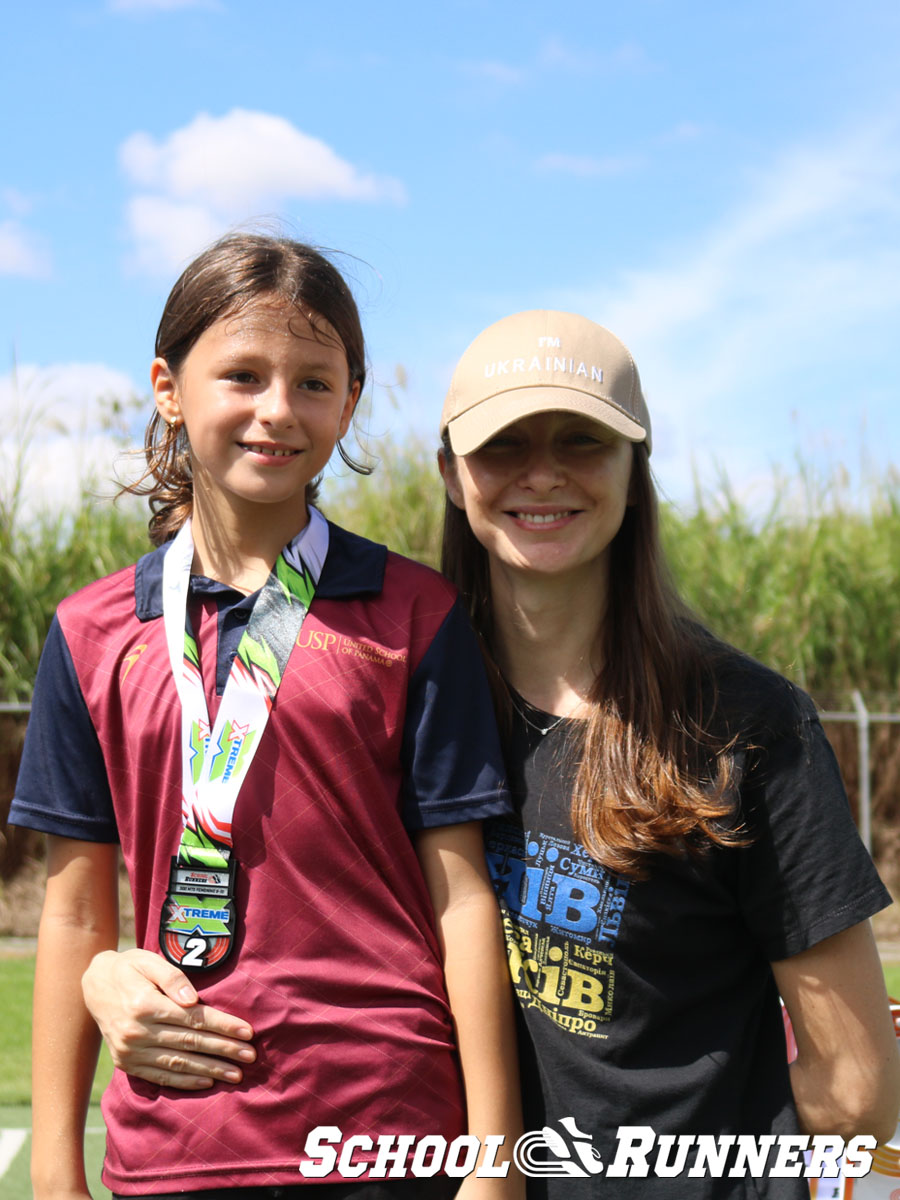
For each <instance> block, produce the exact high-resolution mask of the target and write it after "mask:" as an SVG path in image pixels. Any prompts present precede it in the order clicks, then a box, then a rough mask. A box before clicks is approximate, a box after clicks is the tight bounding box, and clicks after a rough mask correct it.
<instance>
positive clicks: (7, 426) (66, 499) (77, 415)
mask: <svg viewBox="0 0 900 1200" xmlns="http://www.w3.org/2000/svg"><path fill="white" fill-rule="evenodd" d="M136 393H137V389H136V388H135V385H134V383H133V381H132V380H131V379H130V378H129V377H128V376H127V375H125V374H124V373H123V372H121V371H117V370H114V369H113V368H112V367H108V366H105V365H104V364H102V363H65V364H60V365H57V366H53V367H36V366H30V365H25V366H20V367H19V368H18V370H17V371H16V372H15V373H14V374H12V373H10V374H7V375H5V376H3V377H0V479H2V480H3V483H2V487H3V489H4V498H5V499H7V500H8V499H9V495H8V489H9V488H10V487H12V486H13V484H14V482H15V481H16V480H17V479H18V480H19V483H20V489H21V503H22V505H23V507H24V509H25V510H26V511H35V510H37V509H40V508H46V507H50V508H57V507H66V506H69V505H73V504H75V503H76V502H77V500H78V498H79V496H80V494H81V489H82V486H83V485H84V483H85V481H87V480H89V479H92V480H96V481H97V483H98V485H99V486H100V487H101V488H102V489H103V490H104V491H105V492H107V493H111V492H112V491H113V490H114V489H113V485H112V483H111V481H112V480H113V479H114V478H116V477H117V460H118V459H119V458H120V457H121V455H122V435H123V434H124V433H125V430H126V427H127V426H128V425H129V424H131V423H134V418H135V417H136V416H137V414H136V413H135V411H134V405H135V396H136ZM136 423H137V424H138V425H139V426H140V425H143V424H144V421H143V419H142V418H141V417H139V418H138V419H137V422H136Z"/></svg>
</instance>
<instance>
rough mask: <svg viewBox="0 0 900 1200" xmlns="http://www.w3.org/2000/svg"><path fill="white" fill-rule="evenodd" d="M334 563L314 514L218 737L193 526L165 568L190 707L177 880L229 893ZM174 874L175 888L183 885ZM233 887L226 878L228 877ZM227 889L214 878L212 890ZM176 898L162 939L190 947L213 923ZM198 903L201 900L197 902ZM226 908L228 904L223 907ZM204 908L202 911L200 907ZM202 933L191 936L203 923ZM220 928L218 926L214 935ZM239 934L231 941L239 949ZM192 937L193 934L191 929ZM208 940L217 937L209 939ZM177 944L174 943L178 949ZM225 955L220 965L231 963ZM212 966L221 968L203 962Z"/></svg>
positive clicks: (238, 676)
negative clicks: (299, 656)
mask: <svg viewBox="0 0 900 1200" xmlns="http://www.w3.org/2000/svg"><path fill="white" fill-rule="evenodd" d="M327 553H328V524H327V522H326V521H325V518H324V517H323V516H322V515H321V513H320V512H318V510H317V509H315V508H312V507H310V510H309V522H308V523H307V525H306V526H305V528H304V529H303V530H302V531H301V532H300V533H299V534H298V535H297V537H295V538H294V539H293V540H292V541H291V542H289V543H288V545H287V546H285V547H284V549H283V550H282V551H281V552H280V553H279V555H278V558H277V559H276V561H275V565H274V567H273V568H272V571H271V572H270V574H269V577H268V579H267V580H266V583H265V585H264V586H263V588H262V589H261V591H260V593H259V595H258V596H257V598H256V602H255V603H254V605H253V611H252V613H251V615H250V620H249V622H248V624H247V627H246V629H245V630H244V633H243V635H242V637H241V640H240V643H239V645H238V649H237V653H236V654H235V657H234V662H233V663H232V666H231V670H230V672H229V675H228V681H227V683H226V685H225V692H224V695H223V696H222V701H221V704H220V705H219V711H218V714H217V716H216V720H215V724H214V726H213V728H212V729H210V721H209V711H208V709H207V705H206V696H205V694H204V691H203V680H202V678H201V675H200V657H199V653H198V648H197V642H196V640H195V638H194V635H193V632H192V630H191V627H190V620H189V618H188V610H187V604H188V592H189V588H190V575H191V564H192V562H193V558H194V541H193V536H192V534H191V522H190V520H188V521H186V522H185V524H184V525H183V526H182V528H181V530H180V531H179V533H178V535H177V536H176V538H175V540H174V541H173V542H172V544H171V545H170V547H169V549H168V550H167V552H166V556H165V559H164V560H163V621H164V625H165V631H166V643H167V646H168V650H169V662H170V663H171V666H172V674H173V676H174V679H175V686H176V688H177V690H178V697H179V700H180V701H181V769H182V785H181V792H182V820H183V822H184V827H183V831H182V835H181V841H180V843H179V846H178V853H177V855H176V858H175V859H173V864H172V866H173V872H175V870H176V868H182V870H181V871H180V872H179V874H180V875H181V876H182V877H184V874H185V872H184V870H183V868H193V869H194V870H195V873H196V871H198V870H199V871H200V872H201V873H202V872H203V871H204V870H205V871H210V872H213V873H216V874H217V873H221V872H226V873H228V876H229V881H230V888H229V894H230V891H231V890H233V877H234V870H235V866H236V864H234V863H233V862H232V850H233V841H232V820H233V816H234V809H235V805H236V803H237V799H238V794H239V792H240V789H241V785H242V783H243V782H244V779H245V778H246V775H247V771H248V770H249V768H250V764H251V763H252V761H253V756H254V755H255V753H256V750H257V748H258V746H259V742H260V739H261V737H262V734H263V730H264V729H265V727H266V722H267V721H268V718H269V713H270V711H271V708H272V702H273V701H274V699H275V695H276V693H277V691H278V688H279V685H280V684H281V677H282V674H283V673H284V669H285V667H286V666H287V661H288V658H289V656H290V653H291V649H292V648H293V646H294V644H295V642H296V641H297V638H298V636H299V634H300V629H301V627H302V625H303V621H304V619H305V617H306V614H307V612H308V611H309V607H310V605H311V604H312V601H313V596H314V595H315V589H316V584H317V583H318V581H319V575H320V573H321V570H322V564H323V563H324V561H325V556H326V554H327ZM174 878H175V876H174V874H173V883H174ZM223 878H224V877H223ZM221 882H222V879H214V878H213V877H212V876H211V877H210V883H211V884H212V883H216V884H218V883H221ZM177 893H179V895H178V896H177V897H173V892H172V887H171V886H170V892H169V896H168V897H167V907H169V909H170V911H169V913H168V914H167V913H164V914H163V923H162V926H161V929H162V930H169V931H170V932H171V933H176V932H177V933H178V934H179V936H180V938H181V940H182V941H183V940H184V938H185V937H186V936H187V934H188V933H189V932H191V931H195V932H202V931H201V926H203V925H208V924H209V919H210V918H211V917H212V915H213V914H212V913H211V912H210V913H209V914H208V915H207V910H206V909H203V910H202V912H201V910H200V909H199V908H198V907H196V906H195V907H194V908H191V909H190V911H189V912H187V915H185V914H186V910H185V907H184V905H182V906H181V910H180V912H178V911H177V908H178V906H177V904H176V905H174V906H173V905H172V900H173V898H174V899H180V898H181V896H183V895H184V894H185V893H184V888H183V887H181V886H179V887H178V888H177ZM196 894H197V893H196V892H195V895H196ZM200 894H207V895H210V894H216V895H224V892H222V891H221V890H220V888H218V887H215V888H214V889H213V888H201V889H200ZM223 903H224V901H223ZM197 904H198V905H199V904H200V901H199V900H198V901H197ZM195 916H196V917H197V918H203V919H201V922H200V926H196V927H195V926H192V925H191V922H192V920H193V919H194V917H195ZM215 924H216V923H215V922H214V921H213V922H212V925H213V926H215ZM231 925H232V929H231V935H230V937H229V945H228V949H230V941H231V940H233V919H232V921H231ZM188 927H190V928H188ZM207 932H208V931H207ZM170 940H171V939H170ZM160 941H161V947H162V949H163V951H164V953H166V955H167V957H170V958H172V954H173V953H175V955H176V957H175V958H172V961H176V959H177V961H178V962H179V963H180V962H183V961H184V962H188V960H187V959H184V957H183V952H182V953H178V952H176V951H174V950H173V947H172V945H170V946H169V947H168V948H167V947H166V945H164V944H163V939H162V936H161V939H160ZM224 953H227V950H224V947H223V953H222V955H221V957H224ZM190 965H198V966H200V965H202V966H208V965H212V963H208V962H205V961H204V962H203V963H200V962H194V963H190Z"/></svg>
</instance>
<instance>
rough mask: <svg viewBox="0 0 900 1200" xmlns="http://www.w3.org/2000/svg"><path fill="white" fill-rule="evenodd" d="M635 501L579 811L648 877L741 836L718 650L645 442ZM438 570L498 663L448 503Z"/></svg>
mask: <svg viewBox="0 0 900 1200" xmlns="http://www.w3.org/2000/svg"><path fill="white" fill-rule="evenodd" d="M444 454H445V455H446V457H447V461H448V462H452V456H453V452H452V450H451V448H450V445H449V440H448V439H445V441H444ZM631 500H632V503H630V504H629V506H628V508H627V510H626V514H625V519H624V520H623V522H622V527H621V528H620V530H619V532H618V533H617V535H616V537H615V538H614V539H613V542H612V544H611V547H610V567H609V591H608V597H607V608H606V613H605V616H604V618H603V622H602V624H601V626H600V628H599V629H598V638H599V639H600V644H599V646H598V650H599V655H600V659H601V661H602V663H603V669H602V671H601V672H600V674H599V675H598V676H597V678H596V679H595V681H594V686H593V689H592V691H591V694H590V696H589V697H588V705H589V715H588V717H587V720H586V721H585V722H584V727H583V732H582V734H581V740H580V742H579V745H578V749H579V750H580V762H579V766H578V772H577V776H576V780H575V789H574V795H573V798H572V808H571V812H572V825H573V828H574V831H575V835H576V837H577V838H578V839H579V841H581V843H582V844H583V845H584V846H585V847H586V848H587V850H588V851H589V852H590V854H591V855H592V856H593V857H594V858H595V859H596V860H597V861H598V862H600V863H602V865H603V866H605V867H607V868H608V869H609V870H611V871H615V872H617V873H619V874H623V875H631V876H633V877H635V878H640V877H642V876H643V875H644V874H645V868H646V862H647V858H648V856H649V855H651V854H654V853H664V854H680V853H682V852H683V851H684V850H687V851H688V852H691V853H702V851H703V849H704V848H705V847H706V846H708V845H709V844H710V843H711V842H712V843H715V844H717V845H741V844H743V842H744V838H743V837H742V835H741V831H740V830H736V829H734V828H733V825H732V817H733V808H734V801H733V786H732V784H733V777H734V757H733V753H732V750H733V742H732V741H730V740H728V738H727V736H726V735H725V734H722V733H714V732H713V731H712V725H713V716H714V711H715V678H714V666H715V660H716V657H717V654H718V652H719V643H717V642H716V641H715V640H714V639H713V638H712V637H711V636H710V635H709V634H708V633H707V631H706V630H704V629H703V628H702V627H701V626H700V625H699V624H698V623H697V622H696V620H695V619H694V618H693V617H692V615H691V614H690V612H689V611H688V610H687V609H686V607H685V606H684V604H683V603H682V601H681V599H680V598H679V596H678V593H677V591H676V590H675V587H674V585H673V583H672V581H671V578H670V575H669V570H668V567H667V564H666V562H665V558H664V556H663V553H662V548H661V546H660V539H659V505H658V502H657V498H656V489H655V488H654V486H653V481H652V478H651V475H650V464H649V458H648V455H647V449H646V447H645V446H644V445H643V444H639V443H636V444H635V445H634V448H633V465H632V477H631ZM441 569H442V570H443V572H444V574H445V575H446V576H447V578H448V579H450V580H451V581H452V582H453V583H455V584H456V586H457V588H459V591H460V593H461V595H462V596H463V599H464V601H465V603H466V604H467V606H468V610H469V616H470V618H471V621H472V624H473V625H474V627H475V629H476V630H477V632H478V633H479V634H480V636H481V638H482V639H483V642H484V645H485V647H486V649H487V651H488V654H489V655H490V654H491V653H492V642H493V625H494V621H493V608H492V601H491V588H490V568H489V563H488V555H487V551H486V550H485V549H484V547H483V546H482V545H481V543H480V542H479V541H478V539H477V538H476V537H475V535H474V534H473V533H472V530H471V527H470V526H469V522H468V520H467V518H466V514H465V512H463V511H462V510H461V509H459V508H457V507H456V506H455V505H454V504H453V503H452V501H451V500H450V498H449V497H447V498H446V501H445V509H444V535H443V545H442V556H441ZM492 674H493V676H494V678H493V684H494V691H495V695H498V694H500V695H501V696H503V695H504V694H505V696H506V698H507V704H508V692H507V691H506V689H505V688H503V686H502V680H501V679H500V674H499V671H498V670H497V668H496V667H492ZM507 716H508V713H507ZM501 720H503V711H502V706H501Z"/></svg>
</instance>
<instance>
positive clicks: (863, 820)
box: [853, 688, 872, 854]
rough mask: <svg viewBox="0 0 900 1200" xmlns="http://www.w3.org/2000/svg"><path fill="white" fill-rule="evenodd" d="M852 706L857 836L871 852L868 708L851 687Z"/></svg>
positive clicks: (857, 692) (856, 691)
mask: <svg viewBox="0 0 900 1200" xmlns="http://www.w3.org/2000/svg"><path fill="white" fill-rule="evenodd" d="M853 707H854V708H855V709H856V725H857V730H858V734H859V836H860V837H861V838H862V840H863V845H864V846H865V848H866V849H867V850H868V851H869V853H870V854H871V853H872V789H871V781H870V779H869V710H868V709H867V708H866V702H865V700H863V698H862V693H861V692H860V691H859V690H858V689H857V688H854V689H853Z"/></svg>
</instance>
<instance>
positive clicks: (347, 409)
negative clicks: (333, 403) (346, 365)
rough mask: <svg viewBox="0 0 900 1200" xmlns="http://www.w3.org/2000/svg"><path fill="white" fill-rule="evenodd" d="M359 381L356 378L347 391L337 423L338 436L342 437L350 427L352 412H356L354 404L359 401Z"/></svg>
mask: <svg viewBox="0 0 900 1200" xmlns="http://www.w3.org/2000/svg"><path fill="white" fill-rule="evenodd" d="M359 393H360V383H359V380H358V379H357V380H356V381H355V382H354V384H353V386H352V387H351V389H350V391H349V392H348V393H347V400H346V403H345V404H344V409H343V412H342V413H341V419H340V422H339V424H338V438H342V437H343V436H344V434H345V433H346V432H347V430H348V429H349V428H350V422H351V421H352V420H353V414H354V412H356V405H357V403H358V402H359Z"/></svg>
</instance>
